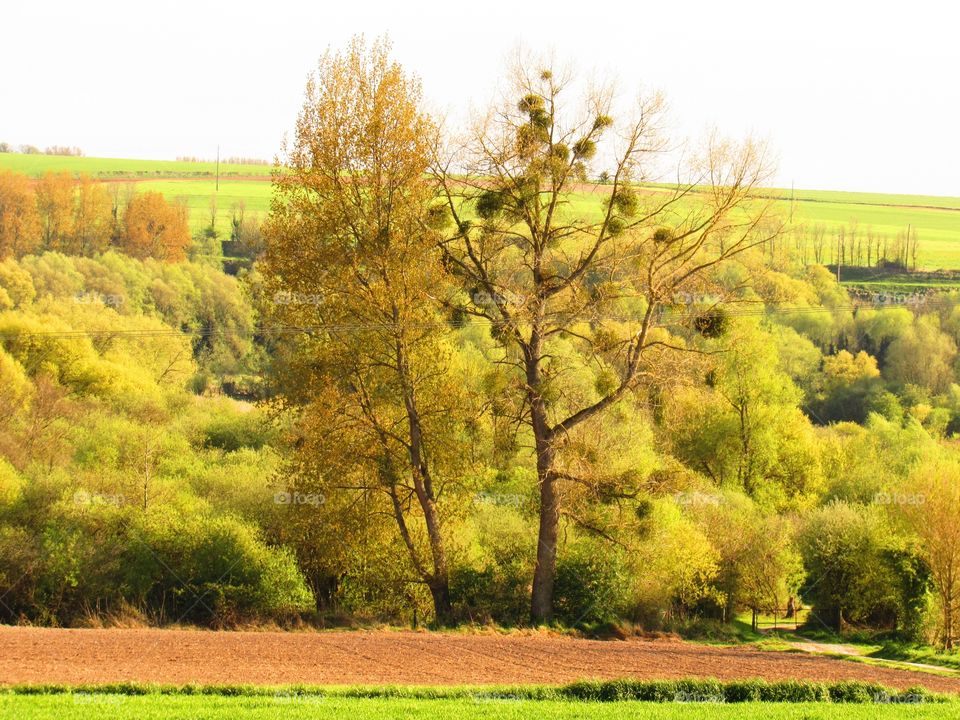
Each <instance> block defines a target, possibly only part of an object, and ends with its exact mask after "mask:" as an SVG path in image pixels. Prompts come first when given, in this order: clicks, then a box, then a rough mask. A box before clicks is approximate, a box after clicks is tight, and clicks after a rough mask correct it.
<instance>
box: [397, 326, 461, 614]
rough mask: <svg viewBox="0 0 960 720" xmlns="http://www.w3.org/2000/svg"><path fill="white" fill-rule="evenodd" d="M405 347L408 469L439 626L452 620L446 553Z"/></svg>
mask: <svg viewBox="0 0 960 720" xmlns="http://www.w3.org/2000/svg"><path fill="white" fill-rule="evenodd" d="M405 350H406V348H405V347H404V346H403V344H402V343H400V342H399V341H398V343H397V364H398V368H399V371H400V372H399V375H400V381H401V384H402V387H403V401H404V405H405V407H406V411H407V425H408V431H409V439H410V444H409V453H410V470H411V473H412V475H413V487H414V492H415V493H416V496H417V501H418V502H419V503H420V509H421V510H422V511H423V521H424V524H425V525H426V526H427V537H428V538H429V541H430V556H431V559H432V563H433V570H432V572H431V573H430V574H429V575H428V577H427V578H425V580H426V582H427V586H428V587H429V588H430V594H431V595H432V596H433V608H434V613H435V614H436V619H437V624H438V625H449V624H450V622H451V621H452V619H453V607H452V606H451V604H450V573H449V570H448V568H447V555H446V551H445V550H444V543H443V533H442V532H441V530H440V518H439V516H438V515H437V505H436V497H435V495H434V492H433V479H432V476H431V473H430V464H429V462H428V458H427V451H426V447H425V444H424V439H423V427H422V424H421V422H420V409H419V407H418V405H417V399H416V394H415V391H414V385H413V382H412V380H411V372H410V368H409V366H408V364H407V353H406V352H405Z"/></svg>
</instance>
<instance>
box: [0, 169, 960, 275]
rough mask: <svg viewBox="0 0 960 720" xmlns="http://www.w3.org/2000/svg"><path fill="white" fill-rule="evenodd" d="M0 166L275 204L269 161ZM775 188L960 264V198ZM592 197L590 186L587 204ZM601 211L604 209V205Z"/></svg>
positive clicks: (926, 260) (198, 218)
mask: <svg viewBox="0 0 960 720" xmlns="http://www.w3.org/2000/svg"><path fill="white" fill-rule="evenodd" d="M0 169H8V170H14V171H16V172H21V173H26V174H29V175H39V174H42V173H44V172H47V171H56V172H61V171H66V172H72V173H78V174H79V173H88V174H90V175H92V176H94V177H98V178H101V179H103V180H105V181H120V182H122V181H125V180H126V181H130V182H132V183H134V184H135V185H134V186H135V189H136V190H137V191H139V192H146V191H155V192H161V193H163V194H164V195H165V196H166V197H168V198H176V199H180V200H183V201H184V202H185V203H186V204H187V207H188V208H189V209H190V213H191V218H192V223H193V225H194V227H199V226H201V225H203V224H205V223H206V222H208V219H209V213H210V207H211V200H212V199H213V198H214V197H215V198H216V207H217V228H218V229H219V230H220V231H221V233H225V232H229V227H230V213H231V208H232V207H233V206H234V205H236V204H238V203H241V202H242V203H243V204H244V205H245V206H246V209H247V211H248V212H253V213H260V214H265V213H266V212H267V211H268V210H269V207H270V194H271V189H270V182H269V181H270V170H271V168H270V166H267V165H235V164H226V163H221V164H220V184H219V191H218V190H217V185H216V165H215V164H214V163H211V162H180V161H172V160H128V159H112V158H87V157H65V156H53V155H20V154H15V153H0ZM771 193H772V194H773V196H774V197H776V198H777V201H776V202H777V207H778V209H779V211H780V212H781V213H782V214H783V216H784V217H785V218H789V217H791V216H792V218H793V221H794V223H795V224H800V223H803V224H805V225H807V226H814V225H818V224H821V225H823V226H825V227H826V228H827V232H828V236H829V235H830V234H832V233H833V232H834V230H835V229H836V228H838V227H840V226H843V227H845V228H850V227H852V226H853V225H856V227H857V232H859V233H867V232H872V233H874V234H884V235H886V236H888V237H889V238H891V239H892V238H894V237H896V236H897V234H898V233H902V232H904V231H905V230H906V229H907V227H908V226H909V227H910V228H912V229H913V230H914V231H916V233H917V236H918V237H919V241H920V243H919V248H920V249H919V253H918V265H919V268H920V269H926V270H935V269H951V270H956V269H960V197H937V196H929V195H903V194H884V193H858V192H842V191H832V190H795V191H793V193H792V200H791V191H790V190H783V189H773V190H771ZM591 202H592V198H591V197H590V194H589V193H587V192H585V193H584V194H583V198H582V203H583V207H586V206H589V205H590V204H591ZM578 209H582V208H578ZM597 209H598V212H599V210H600V207H599V205H598V208H597ZM828 244H829V243H828Z"/></svg>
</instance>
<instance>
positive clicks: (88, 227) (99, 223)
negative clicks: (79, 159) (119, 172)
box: [71, 175, 113, 255]
mask: <svg viewBox="0 0 960 720" xmlns="http://www.w3.org/2000/svg"><path fill="white" fill-rule="evenodd" d="M112 225H113V213H112V204H111V199H110V194H109V193H108V192H107V191H106V189H105V188H104V187H103V185H101V184H100V183H98V182H96V181H94V180H93V179H91V178H90V176H89V175H81V176H80V180H79V182H78V183H77V198H76V204H75V206H74V209H73V236H72V242H71V251H72V252H74V253H76V254H78V255H95V254H97V253H101V252H103V251H104V250H106V249H107V246H108V245H109V244H110V231H111V229H112Z"/></svg>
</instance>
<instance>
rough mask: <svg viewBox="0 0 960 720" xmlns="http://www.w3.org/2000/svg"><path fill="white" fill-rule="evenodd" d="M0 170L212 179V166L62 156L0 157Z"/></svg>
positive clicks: (223, 169) (240, 171)
mask: <svg viewBox="0 0 960 720" xmlns="http://www.w3.org/2000/svg"><path fill="white" fill-rule="evenodd" d="M0 169H2V170H13V171H14V172H18V173H24V174H26V175H33V176H36V175H42V174H43V173H45V172H69V173H73V174H75V175H79V174H80V173H86V174H88V175H90V176H91V177H99V178H103V179H105V180H112V179H120V178H129V179H141V178H148V177H196V176H207V175H209V176H210V177H214V176H215V175H216V170H217V167H216V163H212V162H181V161H179V160H134V159H127V158H93V157H69V156H64V155H21V154H19V153H0ZM270 170H271V168H270V166H269V165H233V164H227V163H220V177H221V178H222V177H227V176H230V175H262V176H264V177H265V178H267V179H269V177H270Z"/></svg>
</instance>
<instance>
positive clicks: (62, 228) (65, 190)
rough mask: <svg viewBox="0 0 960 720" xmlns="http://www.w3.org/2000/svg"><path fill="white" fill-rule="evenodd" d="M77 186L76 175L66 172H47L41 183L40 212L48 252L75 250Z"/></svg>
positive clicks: (43, 238)
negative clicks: (74, 224) (74, 226)
mask: <svg viewBox="0 0 960 720" xmlns="http://www.w3.org/2000/svg"><path fill="white" fill-rule="evenodd" d="M75 187H76V186H75V183H74V180H73V176H72V175H70V173H65V172H61V173H52V172H48V173H45V174H44V175H43V177H41V178H40V180H39V181H38V182H37V190H36V193H37V210H38V211H39V213H40V228H41V230H40V239H41V242H42V247H43V249H44V250H58V251H60V252H70V251H71V248H70V241H71V238H72V236H73V198H74V195H75V194H76V189H75Z"/></svg>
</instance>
